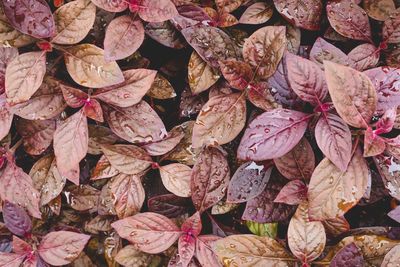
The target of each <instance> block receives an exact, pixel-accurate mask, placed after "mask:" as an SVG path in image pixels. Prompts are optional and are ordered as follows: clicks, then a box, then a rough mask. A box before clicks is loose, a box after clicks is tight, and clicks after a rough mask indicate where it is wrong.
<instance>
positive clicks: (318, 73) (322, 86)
mask: <svg viewBox="0 0 400 267" xmlns="http://www.w3.org/2000/svg"><path fill="white" fill-rule="evenodd" d="M285 60H286V66H287V72H288V79H289V83H290V86H291V88H292V89H293V91H294V92H295V93H296V94H297V95H298V96H299V97H300V99H301V100H303V101H306V102H309V103H311V104H313V105H314V106H317V105H319V104H320V103H321V102H323V100H324V98H325V97H326V95H327V94H328V87H327V85H326V82H325V76H324V73H323V72H322V70H321V69H320V68H319V66H318V65H317V64H316V63H314V62H312V61H310V60H308V59H305V58H302V57H299V56H295V55H293V54H290V53H288V54H287V55H286V58H285Z"/></svg>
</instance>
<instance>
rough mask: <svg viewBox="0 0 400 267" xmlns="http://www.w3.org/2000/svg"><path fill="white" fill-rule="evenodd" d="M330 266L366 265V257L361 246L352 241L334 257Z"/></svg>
mask: <svg viewBox="0 0 400 267" xmlns="http://www.w3.org/2000/svg"><path fill="white" fill-rule="evenodd" d="M329 266H330V267H339V266H355V267H357V266H358V267H362V266H364V259H363V256H362V254H361V252H360V250H359V248H358V247H357V246H356V245H355V244H354V243H350V244H348V245H347V246H345V247H343V248H341V249H340V250H339V251H338V252H337V253H336V255H335V257H334V258H333V259H332V261H331V263H330V265H329Z"/></svg>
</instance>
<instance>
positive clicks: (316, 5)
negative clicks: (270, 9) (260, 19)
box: [274, 0, 323, 31]
mask: <svg viewBox="0 0 400 267" xmlns="http://www.w3.org/2000/svg"><path fill="white" fill-rule="evenodd" d="M274 4H275V7H276V9H277V10H278V12H279V13H280V14H281V15H282V16H283V17H284V18H285V19H287V20H288V21H289V22H290V23H293V24H294V25H295V26H297V27H300V28H303V29H306V30H312V31H315V30H319V28H320V22H321V15H322V8H323V6H322V1H321V0H296V1H290V2H287V1H285V0H274Z"/></svg>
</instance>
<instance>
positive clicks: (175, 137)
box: [142, 128, 184, 156]
mask: <svg viewBox="0 0 400 267" xmlns="http://www.w3.org/2000/svg"><path fill="white" fill-rule="evenodd" d="M183 137H184V133H183V132H182V131H181V130H180V129H179V128H178V129H177V128H175V130H174V129H173V130H171V131H170V132H169V133H168V135H167V136H166V137H165V138H164V139H162V140H160V141H156V142H153V143H149V144H146V145H144V146H142V148H143V149H145V150H146V151H147V153H149V155H150V156H161V155H164V154H166V153H168V152H169V151H171V150H172V149H174V147H176V146H177V145H178V144H179V142H180V141H181V140H182V139H183Z"/></svg>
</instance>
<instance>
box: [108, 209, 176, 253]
mask: <svg viewBox="0 0 400 267" xmlns="http://www.w3.org/2000/svg"><path fill="white" fill-rule="evenodd" d="M111 226H112V227H113V228H114V229H115V230H116V231H117V233H118V235H119V236H121V237H122V238H125V239H127V240H128V241H130V242H131V243H133V244H135V246H136V247H137V248H138V249H140V250H141V251H143V252H146V253H151V254H157V253H160V252H163V251H164V250H166V249H168V248H169V247H170V246H171V245H172V244H173V243H175V241H176V240H177V239H178V238H179V236H180V235H181V234H182V232H181V231H180V230H179V228H178V227H177V226H176V225H175V224H174V223H173V222H172V221H171V220H170V219H168V218H167V217H165V216H162V215H159V214H157V213H152V212H144V213H139V214H136V215H134V216H132V217H128V218H125V219H122V220H118V221H116V222H114V223H112V224H111Z"/></svg>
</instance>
